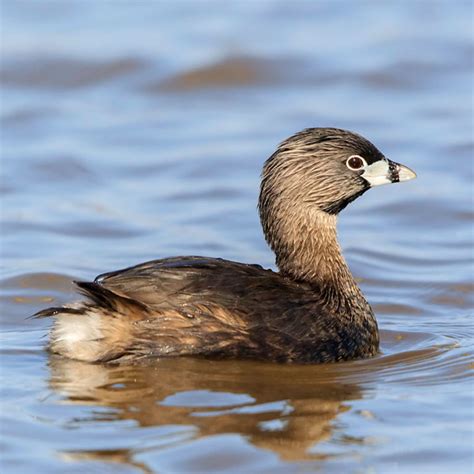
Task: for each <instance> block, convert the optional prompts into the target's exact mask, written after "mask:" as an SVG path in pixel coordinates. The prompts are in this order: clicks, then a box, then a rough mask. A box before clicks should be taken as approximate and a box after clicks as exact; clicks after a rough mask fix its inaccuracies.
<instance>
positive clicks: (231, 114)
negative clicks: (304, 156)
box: [0, 1, 474, 473]
mask: <svg viewBox="0 0 474 474" xmlns="http://www.w3.org/2000/svg"><path fill="white" fill-rule="evenodd" d="M472 13H473V12H472V4H471V3H470V2H462V1H456V2H451V1H446V2H441V1H417V2H393V3H392V2H375V1H373V2H371V1H366V2H349V1H347V2H343V1H339V2H306V3H303V2H271V1H269V2H234V3H232V4H225V5H224V4H223V3H222V4H221V3H198V2H192V3H191V2H190V3H184V2H174V3H171V2H169V3H146V2H143V3H139V4H136V3H133V4H132V3H130V4H129V3H126V2H120V3H116V4H114V5H113V6H112V5H111V4H110V3H109V2H99V3H98V2H76V3H73V2H67V3H64V2H63V3H58V2H55V3H46V2H42V3H33V2H21V3H20V2H19V3H13V2H10V3H8V4H7V3H6V2H4V3H3V4H2V16H3V20H2V32H1V34H2V38H1V52H2V64H1V74H0V80H1V83H2V97H1V99H2V101H1V105H2V107H1V121H2V143H1V145H2V146H1V154H2V159H1V173H2V179H1V195H2V201H1V222H2V224H1V234H2V245H1V252H2V262H3V265H2V283H3V284H2V295H1V297H2V306H1V309H2V311H1V324H2V330H1V354H2V356H1V376H2V384H1V402H0V406H1V422H0V430H1V444H0V446H1V454H0V460H1V461H0V462H1V468H2V472H13V473H23V472H35V473H42V472H44V473H46V472H47V473H55V472H65V471H66V470H67V472H78V473H79V472H123V473H134V472H145V473H149V472H163V473H165V472H166V473H181V472H183V473H187V472H202V473H204V472H205V473H211V472H216V473H226V472H229V473H230V472H232V473H234V472H265V473H267V472H268V473H269V472H272V473H293V472H295V473H302V472H330V473H331V472H334V473H340V472H354V473H361V472H363V473H365V472H367V473H372V472H383V473H392V472H393V473H395V472H409V473H411V472H429V473H434V472H443V473H444V472H459V473H461V472H472V470H473V468H474V466H473V453H472V442H473V441H474V440H473V408H474V407H473V396H472V394H473V388H474V387H473V383H472V378H471V377H470V376H471V374H472V368H473V358H472V354H473V344H472V335H473V325H472V313H473V311H472V307H473V299H474V298H473V294H474V289H473V275H474V265H473V251H472V248H473V247H472V245H473V240H474V229H473V216H474V212H473V191H472V187H471V186H472V179H473V171H474V170H473V162H472V151H473V106H472V103H473V102H472V100H473V89H472V78H473V74H472V66H473V61H472V53H473V48H472V39H473V33H472ZM308 126H338V127H342V128H348V129H351V130H354V131H357V132H359V133H361V134H363V135H365V136H367V137H368V138H369V139H371V140H372V141H374V142H375V143H376V145H378V146H379V147H380V149H381V150H383V152H384V153H385V154H386V155H387V156H389V157H390V158H392V159H394V160H395V161H399V162H402V163H405V164H407V165H408V166H410V167H412V168H413V169H415V170H416V171H417V173H418V179H417V180H416V181H412V182H410V183H406V184H403V185H394V186H387V187H383V188H379V189H376V190H373V191H370V192H369V193H367V194H366V195H364V196H363V198H361V199H360V200H358V201H357V202H355V203H353V204H352V205H351V206H350V207H349V208H348V209H347V210H345V211H344V212H343V214H342V216H341V220H340V238H341V244H342V246H343V249H344V253H345V256H346V258H347V260H348V261H349V264H350V266H351V269H352V271H353V272H354V274H355V275H356V276H357V278H358V279H359V280H360V284H361V287H362V288H363V291H364V293H365V295H366V296H367V298H368V300H369V301H370V302H371V304H372V305H373V307H374V310H375V312H376V314H377V316H378V320H379V324H380V327H381V329H382V353H381V355H380V356H378V357H376V358H374V359H372V360H366V361H356V362H350V363H342V364H336V365H327V366H307V367H297V366H280V365H272V364H264V363H254V362H249V361H246V362H242V361H224V362H216V361H202V360H195V359H176V360H159V361H156V362H155V363H152V364H150V365H149V366H144V367H119V368H117V367H104V366H94V365H87V364H82V363H78V362H74V361H69V360H62V359H60V358H54V357H51V356H49V355H48V354H47V353H46V352H45V351H44V350H43V346H44V343H45V340H46V339H45V334H46V332H47V329H48V325H49V321H42V320H40V321H38V320H28V319H26V317H27V316H29V315H30V314H32V313H33V312H35V311H37V310H39V309H42V308H44V307H45V306H49V305H51V304H60V303H64V302H67V301H71V300H72V299H74V298H75V297H76V296H75V295H74V293H73V287H72V284H71V281H72V280H73V279H91V278H93V277H94V276H95V275H96V274H98V273H101V272H103V271H107V270H113V269H116V268H121V267H124V266H128V265H131V264H134V263H138V262H140V261H145V260H149V259H153V258H159V257H165V256H170V255H183V254H201V255H208V256H220V257H224V258H229V259H234V260H240V261H245V262H255V263H260V264H262V265H264V266H266V267H273V255H272V254H271V252H270V251H269V250H268V248H267V246H266V245H265V243H264V241H263V237H262V234H261V230H260V226H259V222H258V219H257V214H256V209H255V204H256V198H257V190H258V182H259V173H260V168H261V165H262V163H263V161H264V160H265V159H266V158H267V157H268V156H269V155H270V154H271V152H272V151H273V149H274V148H275V146H276V144H277V143H278V142H279V141H281V140H282V139H284V138H286V137H287V136H289V135H290V134H292V133H293V132H295V131H297V130H300V129H302V128H305V127H308Z"/></svg>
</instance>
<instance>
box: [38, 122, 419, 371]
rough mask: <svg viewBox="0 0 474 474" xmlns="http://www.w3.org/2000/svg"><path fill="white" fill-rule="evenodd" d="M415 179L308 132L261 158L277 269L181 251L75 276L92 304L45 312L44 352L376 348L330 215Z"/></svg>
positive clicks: (266, 356)
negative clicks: (92, 276)
mask: <svg viewBox="0 0 474 474" xmlns="http://www.w3.org/2000/svg"><path fill="white" fill-rule="evenodd" d="M414 177H415V174H414V173H413V172H412V171H411V170H409V169H408V168H406V167H404V166H402V165H399V164H397V163H394V162H391V161H389V160H387V159H386V158H385V157H384V156H383V155H382V154H381V153H380V152H379V151H378V150H377V148H375V146H374V145H372V144H371V143H370V142H368V141H367V140H365V139H364V138H362V137H361V136H359V135H356V134H353V133H351V132H347V131H344V130H339V129H331V128H313V129H307V130H304V131H303V132H300V133H298V134H296V135H294V136H292V137H290V138H289V139H287V140H285V141H284V142H283V143H282V144H281V145H280V146H279V148H278V149H277V151H276V152H275V153H274V154H273V155H272V156H271V157H270V158H269V159H268V160H267V162H266V163H265V166H264V169H263V174H262V185H261V191H260V198H259V211H260V218H261V221H262V226H263V230H264V233H265V237H266V239H267V242H268V243H269V245H270V246H271V248H272V249H273V250H274V252H275V254H276V262H277V265H278V267H279V269H280V272H279V273H276V272H273V271H271V270H264V269H263V268H261V267H260V266H258V265H246V264H243V263H237V262H231V261H227V260H222V259H216V258H206V257H176V258H168V259H163V260H155V261H151V262H147V263H144V264H141V265H137V266H134V267H131V268H127V269H125V270H120V271H116V272H112V273H106V274H103V275H100V276H99V277H97V278H96V280H95V281H94V282H77V285H78V287H79V288H80V291H81V292H82V293H83V294H84V295H85V296H86V297H87V301H84V302H79V303H73V304H71V305H66V306H64V307H58V308H49V309H46V310H43V311H40V312H39V313H37V316H38V317H42V316H54V317H55V322H54V325H53V328H52V330H51V335H50V343H49V346H48V347H49V350H50V351H52V352H54V353H59V354H62V355H64V356H66V357H70V358H74V359H79V360H84V361H90V362H115V363H118V362H125V361H135V360H139V359H143V358H148V357H164V356H179V355H199V356H206V357H216V358H224V357H239V358H254V359H263V360H271V361H277V362H300V363H311V362H333V361H339V360H348V359H355V358H363V357H370V356H373V355H374V354H376V353H377V351H378V345H379V336H378V329H377V323H376V320H375V317H374V314H373V312H372V309H371V308H370V305H369V304H368V303H367V301H366V300H365V298H364V296H363V295H362V293H361V291H360V289H359V288H358V286H357V284H356V283H355V281H354V278H353V277H352V275H351V273H350V271H349V268H348V267H347V265H346V263H345V261H344V258H343V257H342V255H341V252H340V248H339V244H338V242H337V235H336V216H337V214H338V212H339V211H341V210H342V209H343V208H344V207H345V206H347V204H349V203H350V202H351V201H353V200H354V199H356V198H357V197H358V196H360V195H361V194H363V193H364V192H365V191H366V190H367V189H369V188H370V187H371V186H376V185H379V184H384V183H389V182H398V181H406V180H408V179H412V178H414Z"/></svg>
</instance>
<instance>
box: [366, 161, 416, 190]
mask: <svg viewBox="0 0 474 474" xmlns="http://www.w3.org/2000/svg"><path fill="white" fill-rule="evenodd" d="M361 176H362V178H364V179H365V180H366V181H367V182H368V183H369V184H370V186H372V187H373V186H380V185H381V184H390V183H401V182H402V181H409V180H410V179H415V178H416V173H415V172H414V171H412V170H411V169H410V168H408V167H407V166H404V165H401V164H400V163H395V162H394V161H390V160H387V159H384V160H379V161H376V162H374V163H372V164H371V165H369V166H367V167H366V168H365V170H364V172H363V173H362V174H361Z"/></svg>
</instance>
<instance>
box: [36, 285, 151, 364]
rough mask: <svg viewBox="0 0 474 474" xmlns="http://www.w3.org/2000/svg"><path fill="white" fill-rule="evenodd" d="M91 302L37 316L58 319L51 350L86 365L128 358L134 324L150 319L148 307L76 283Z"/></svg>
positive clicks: (51, 333)
mask: <svg viewBox="0 0 474 474" xmlns="http://www.w3.org/2000/svg"><path fill="white" fill-rule="evenodd" d="M75 284H76V285H77V286H78V287H79V289H80V292H81V293H82V294H83V295H84V296H86V297H87V299H88V300H87V301H80V302H77V303H72V304H69V305H65V306H62V307H52V308H47V309H44V310H42V311H39V312H38V313H36V314H35V315H34V316H33V317H36V318H44V317H49V316H52V317H54V318H55V321H54V324H53V327H52V329H51V332H50V340H49V344H48V349H49V350H50V351H51V352H53V353H56V354H60V355H63V356H65V357H69V358H71V359H77V360H82V361H86V362H111V361H114V360H118V359H119V358H120V359H122V360H123V359H126V358H127V355H129V352H130V350H131V340H132V333H133V324H134V322H135V321H137V320H139V319H143V318H146V315H147V313H148V310H147V307H146V306H145V305H143V304H141V303H139V302H138V301H135V300H132V299H130V298H127V297H125V296H121V295H118V294H116V293H114V292H113V291H111V290H109V289H107V288H104V287H103V286H102V285H100V284H98V283H93V282H82V281H81V282H75Z"/></svg>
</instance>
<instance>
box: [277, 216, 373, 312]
mask: <svg viewBox="0 0 474 474" xmlns="http://www.w3.org/2000/svg"><path fill="white" fill-rule="evenodd" d="M336 221H337V218H336V216H335V215H330V214H328V213H326V212H321V211H314V210H312V211H311V212H307V213H305V214H304V216H303V215H301V216H299V217H298V216H293V219H291V220H290V221H289V220H286V219H281V220H279V221H278V222H279V224H278V226H277V227H278V228H277V229H275V230H277V231H278V237H277V238H276V239H274V242H273V245H272V247H273V248H274V250H275V253H276V255H277V265H278V268H279V269H280V272H281V273H282V274H284V275H285V276H288V277H290V278H292V279H294V280H297V281H303V282H306V283H308V284H310V285H311V286H313V287H315V288H318V289H319V290H320V291H322V292H323V293H324V294H326V295H327V296H328V298H330V299H333V300H334V299H337V300H341V299H344V300H348V299H350V300H352V301H354V300H356V301H357V300H359V301H360V303H361V304H363V303H366V300H365V298H364V296H363V295H362V292H361V291H360V289H359V287H358V286H357V283H356V282H355V280H354V277H353V276H352V274H351V272H350V270H349V267H348V266H347V263H346V261H345V259H344V257H343V256H342V253H341V248H340V246H339V243H338V240H337V230H336Z"/></svg>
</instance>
